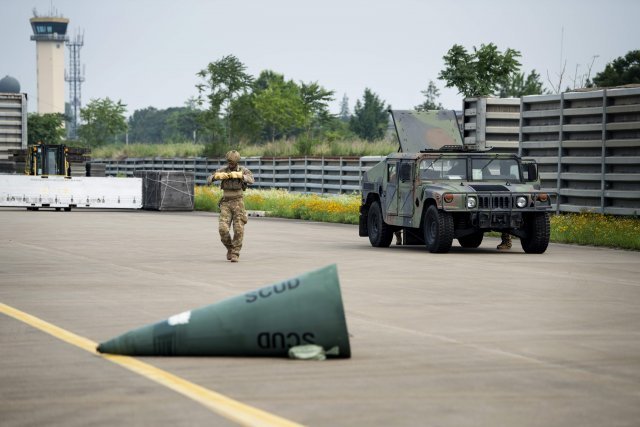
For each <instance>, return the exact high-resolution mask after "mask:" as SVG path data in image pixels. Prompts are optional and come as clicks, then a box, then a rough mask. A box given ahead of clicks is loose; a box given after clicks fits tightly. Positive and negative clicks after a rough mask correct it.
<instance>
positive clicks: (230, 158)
mask: <svg viewBox="0 0 640 427" xmlns="http://www.w3.org/2000/svg"><path fill="white" fill-rule="evenodd" d="M226 158H227V162H229V163H234V164H237V163H239V162H240V153H238V152H237V151H236V150H231V151H229V152H227V155H226Z"/></svg>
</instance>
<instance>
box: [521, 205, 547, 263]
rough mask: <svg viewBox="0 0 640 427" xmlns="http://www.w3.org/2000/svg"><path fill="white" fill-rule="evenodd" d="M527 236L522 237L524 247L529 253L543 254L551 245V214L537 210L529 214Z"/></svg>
mask: <svg viewBox="0 0 640 427" xmlns="http://www.w3.org/2000/svg"><path fill="white" fill-rule="evenodd" d="M525 227H526V231H527V236H526V237H521V238H520V244H521V245H522V249H523V250H524V251H525V252H526V253H528V254H541V253H544V251H546V250H547V246H549V236H550V234H551V226H550V224H549V214H548V213H546V212H535V213H533V214H531V215H528V216H527V219H526V225H525Z"/></svg>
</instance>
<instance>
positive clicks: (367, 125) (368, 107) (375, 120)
mask: <svg viewBox="0 0 640 427" xmlns="http://www.w3.org/2000/svg"><path fill="white" fill-rule="evenodd" d="M384 104H385V102H384V101H382V100H380V98H379V97H378V95H376V94H375V93H373V92H372V91H371V89H369V88H365V90H364V95H363V97H362V102H360V100H359V99H358V100H357V101H356V105H355V108H354V114H353V116H351V120H350V121H349V127H350V128H351V130H352V131H353V132H354V133H355V134H356V135H358V136H359V137H360V138H362V139H366V140H367V141H375V140H377V139H381V138H382V137H383V136H384V133H385V131H386V129H387V126H388V124H389V117H388V112H387V110H388V109H389V108H391V107H390V106H387V107H386V108H385V106H384Z"/></svg>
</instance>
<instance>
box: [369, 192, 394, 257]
mask: <svg viewBox="0 0 640 427" xmlns="http://www.w3.org/2000/svg"><path fill="white" fill-rule="evenodd" d="M367 229H368V230H369V241H370V242H371V246H375V247H376V248H388V247H389V245H390V244H391V241H392V240H393V229H392V228H391V226H389V225H388V224H385V222H384V218H383V217H382V209H381V208H380V202H378V201H375V202H373V203H371V206H370V207H369V214H368V215H367Z"/></svg>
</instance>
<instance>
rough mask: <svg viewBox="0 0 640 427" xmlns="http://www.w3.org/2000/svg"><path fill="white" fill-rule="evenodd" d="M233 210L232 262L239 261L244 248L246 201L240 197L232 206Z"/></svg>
mask: <svg viewBox="0 0 640 427" xmlns="http://www.w3.org/2000/svg"><path fill="white" fill-rule="evenodd" d="M231 209H232V212H233V221H232V223H233V240H232V244H231V262H237V261H238V258H239V257H240V250H241V249H242V240H243V238H244V225H245V224H246V223H247V219H248V218H247V212H246V211H245V209H244V201H243V200H242V199H238V200H237V201H234V203H233V206H232V208H231Z"/></svg>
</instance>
